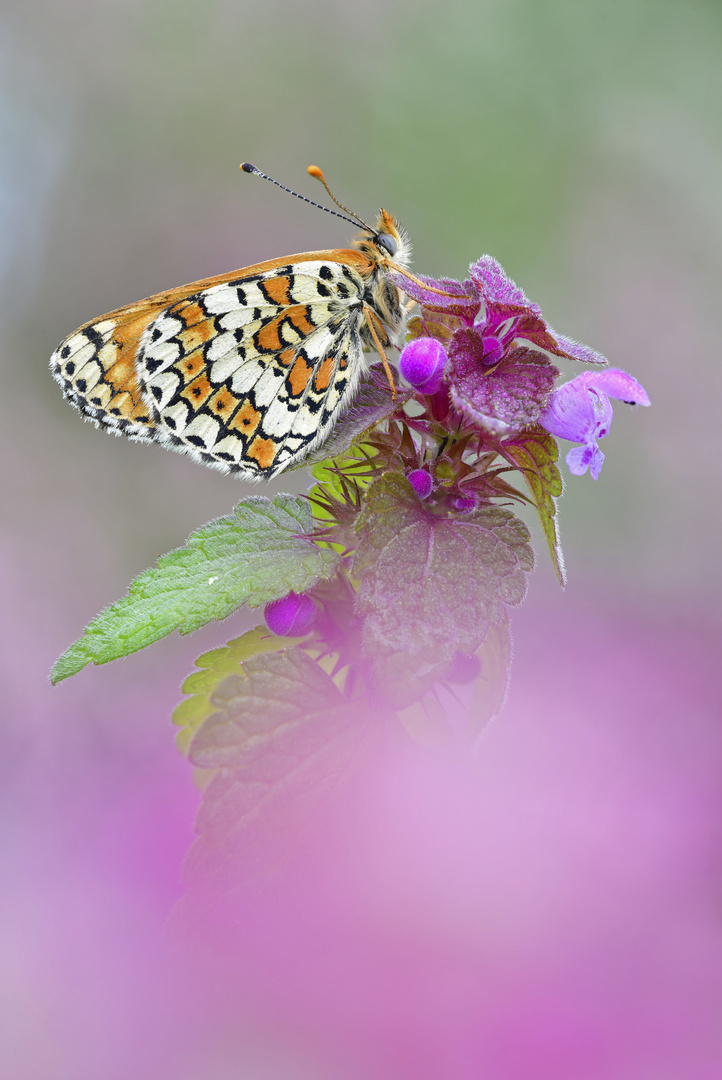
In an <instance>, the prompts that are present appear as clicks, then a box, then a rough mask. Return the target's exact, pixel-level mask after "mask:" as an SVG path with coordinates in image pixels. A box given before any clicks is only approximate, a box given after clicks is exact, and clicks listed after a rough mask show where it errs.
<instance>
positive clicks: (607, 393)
mask: <svg viewBox="0 0 722 1080" xmlns="http://www.w3.org/2000/svg"><path fill="white" fill-rule="evenodd" d="M610 397H613V398H617V399H618V400H619V401H624V402H626V403H627V404H628V405H649V404H650V401H649V398H648V396H647V392H646V390H645V389H644V387H643V386H642V385H641V383H638V382H637V380H636V379H633V378H632V376H631V375H627V373H626V372H625V371H620V370H619V368H608V369H607V370H606V371H586V372H585V373H584V374H583V375H577V377H576V379H572V380H571V382H568V383H564V385H563V386H560V387H559V389H558V390H555V391H554V393H553V394H552V395H551V397H550V398H549V404H548V405H547V407H546V409H545V410H544V412H543V413H542V414H541V416H540V417H539V423H540V424H541V425H542V427H544V428H546V430H547V431H548V432H549V433H550V434H551V435H556V436H557V437H558V438H560V439H568V440H569V441H570V442H576V443H581V446H575V447H573V448H572V449H571V450H570V451H569V453H568V454H567V457H566V461H567V465H568V466H569V471H570V472H571V473H572V475H573V476H583V475H584V473H585V472H586V471H587V469H589V472H590V473H591V476H592V479H593V480H596V479H597V477H598V476H599V472H600V470H601V468H602V462H603V461H604V454H603V453H602V451H601V450H600V449H599V446H598V445H597V439H604V438H606V436H607V435H608V434H609V428H610V425H611V423H612V405H611V402H610V400H609V398H610Z"/></svg>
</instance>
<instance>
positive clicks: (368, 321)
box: [50, 163, 411, 479]
mask: <svg viewBox="0 0 722 1080" xmlns="http://www.w3.org/2000/svg"><path fill="white" fill-rule="evenodd" d="M241 168H242V169H244V170H245V171H246V172H253V173H256V174H258V175H261V176H263V177H264V179H268V180H271V179H272V178H271V177H267V176H265V174H264V173H260V172H259V170H258V169H256V168H255V166H253V165H249V164H247V163H246V164H244V165H242V166H241ZM308 171H309V173H311V175H313V176H315V177H317V178H318V179H320V180H321V182H322V183H323V184H324V186H326V188H327V190H329V189H328V185H326V183H325V180H324V179H323V174H322V173H321V171H320V169H317V168H315V166H312V167H311V168H309V170H308ZM273 183H278V181H273ZM279 186H280V187H283V185H279ZM285 190H287V191H288V190H290V189H288V188H286V189H285ZM292 194H296V193H295V192H292ZM329 194H331V192H330V191H329ZM299 197H300V198H304V196H299ZM331 197H332V198H334V196H333V195H332V194H331ZM305 201H307V202H310V201H311V200H310V199H307V200H305ZM336 201H337V200H336V199H335V198H334V202H336ZM314 205H319V204H314ZM337 205H338V206H341V204H340V203H337ZM321 209H324V210H327V209H328V208H327V207H321ZM341 209H343V210H345V209H346V208H345V207H343V206H341ZM347 212H348V211H347ZM329 213H336V211H333V210H329ZM337 216H339V217H340V216H343V215H337ZM354 216H355V215H354ZM344 220H347V221H351V219H350V218H345V219H344ZM351 224H354V225H355V224H360V225H364V222H363V221H362V220H361V219H360V218H359V219H357V220H356V221H351ZM354 245H355V246H354V248H353V249H346V248H340V249H333V250H328V251H310V252H305V253H304V254H301V255H289V256H286V257H285V258H280V259H271V260H270V261H269V262H263V263H258V264H257V265H255V266H247V267H246V268H245V269H242V270H237V271H235V273H231V274H221V275H219V276H218V277H212V278H205V279H204V280H202V281H195V282H193V283H192V284H190V285H183V286H181V287H180V288H177V289H171V290H170V291H169V292H163V293H157V294H156V295H155V296H150V297H148V299H146V300H140V301H139V302H138V303H136V304H129V305H128V306H127V307H122V308H118V309H116V310H115V311H110V312H108V314H107V315H103V316H102V317H101V318H99V319H91V321H90V322H87V323H85V324H84V325H83V326H81V327H80V328H79V329H78V330H75V331H74V332H73V333H72V334H71V335H70V336H69V337H67V338H66V339H65V341H63V342H62V343H61V344H60V345H59V346H58V348H57V349H56V350H55V352H54V353H53V356H52V358H51V361H50V369H51V371H52V374H53V376H54V378H55V379H56V380H57V381H58V383H60V385H61V387H62V389H63V393H64V394H65V396H66V397H67V398H68V399H69V400H70V401H71V402H72V403H73V405H75V406H76V408H78V409H80V411H81V412H83V413H84V414H85V416H86V418H88V419H89V420H92V421H93V422H94V423H95V424H96V426H98V427H100V426H101V425H103V426H105V428H106V430H108V431H111V432H113V434H115V435H125V436H127V437H128V438H130V439H137V440H141V441H146V442H149V441H155V442H159V443H161V444H162V445H163V446H166V447H168V448H169V449H172V450H177V451H179V452H180V453H185V454H189V455H190V456H191V457H192V458H193V459H194V460H195V461H198V462H201V463H203V464H204V465H210V466H212V467H213V468H217V469H220V470H221V471H223V472H234V473H237V474H238V475H239V476H241V477H242V478H244V479H254V478H255V479H259V478H269V477H272V476H275V475H277V473H279V472H281V470H282V469H285V468H287V467H288V466H289V465H292V464H294V463H297V462H299V461H301V460H302V459H303V458H304V457H305V456H306V454H308V453H309V452H310V451H311V450H313V449H315V448H316V447H318V446H320V445H321V444H322V443H323V442H324V440H325V439H326V437H327V436H328V435H329V434H330V432H331V429H332V428H333V426H334V424H335V423H336V421H337V420H338V418H339V416H340V415H341V414H342V413H343V412H344V411H345V409H346V408H347V406H349V405H350V403H351V401H352V400H353V397H354V395H355V393H356V389H357V387H358V384H359V380H360V379H361V377H362V375H363V373H364V371H365V370H366V368H367V366H368V363H369V361H368V359H367V357H366V356H365V350H366V349H368V348H373V347H375V348H377V349H378V351H379V353H380V355H381V357H382V360H383V361H384V364H385V366H386V369H387V374H388V375H389V380H390V382H391V386H392V387H393V379H392V376H391V373H390V370H389V368H388V363H387V361H386V357H385V355H384V352H383V349H384V346H389V345H391V346H394V347H396V348H399V347H400V346H401V343H402V340H403V336H404V330H405V321H406V312H405V309H404V306H403V305H402V302H401V293H400V291H399V289H398V287H397V286H396V285H395V284H394V283H393V282H392V281H391V280H390V279H389V277H388V273H389V271H390V270H396V271H401V272H402V273H403V271H404V269H405V268H406V267H407V266H408V264H409V261H410V256H411V246H410V243H409V240H408V238H407V236H406V234H405V232H404V230H403V229H402V228H401V227H400V225H399V224H398V222H397V221H396V220H395V219H394V218H393V217H392V216H391V215H390V214H389V213H387V211H386V210H381V212H380V215H379V218H378V221H377V222H376V224H375V226H374V227H373V228H370V227H369V226H365V225H364V231H363V232H362V233H360V235H359V236H358V237H357V238H356V240H355V241H354ZM409 276H411V275H409Z"/></svg>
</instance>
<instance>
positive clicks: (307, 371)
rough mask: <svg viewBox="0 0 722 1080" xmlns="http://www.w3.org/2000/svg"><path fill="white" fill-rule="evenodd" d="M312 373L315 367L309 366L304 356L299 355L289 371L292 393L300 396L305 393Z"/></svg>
mask: <svg viewBox="0 0 722 1080" xmlns="http://www.w3.org/2000/svg"><path fill="white" fill-rule="evenodd" d="M312 374H313V368H312V367H309V365H308V364H307V363H306V361H305V360H304V359H303V357H302V356H299V357H298V358H297V360H296V363H295V364H294V365H293V367H292V368H291V370H290V371H289V373H288V382H289V383H290V385H291V393H292V394H293V396H294V397H298V396H299V395H300V394H302V393H303V391H304V390H305V389H306V387H307V386H308V380H309V379H310V378H311V376H312Z"/></svg>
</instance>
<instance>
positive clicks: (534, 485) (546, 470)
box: [501, 428, 566, 587]
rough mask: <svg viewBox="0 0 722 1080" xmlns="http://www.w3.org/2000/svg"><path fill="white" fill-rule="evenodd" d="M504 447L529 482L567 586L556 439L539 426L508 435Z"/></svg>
mask: <svg viewBox="0 0 722 1080" xmlns="http://www.w3.org/2000/svg"><path fill="white" fill-rule="evenodd" d="M501 451H502V453H503V455H504V457H505V458H506V459H507V460H508V461H511V462H512V463H513V464H514V465H516V467H517V468H518V469H519V471H520V472H521V474H522V475H523V477H524V479H525V481H526V483H527V486H528V488H529V491H530V492H531V496H532V499H533V501H534V506H535V507H536V511H537V513H538V515H539V520H540V522H541V527H542V529H543V531H544V536H545V538H546V542H547V546H548V548H549V554H550V555H551V560H552V564H553V566H554V569H555V570H556V574H557V577H558V578H559V584H560V585H561V586H562V587H564V585H565V584H566V573H565V570H564V555H563V553H562V548H561V544H560V542H559V530H558V528H557V504H556V500H557V499H558V498H559V496H560V495H561V494H562V491H563V490H564V485H563V483H562V478H561V474H560V472H559V469H558V468H557V464H556V463H557V461H558V459H559V447H558V446H557V442H556V439H554V438H553V436H551V435H549V434H547V432H545V431H543V430H542V429H541V428H538V429H537V430H535V431H531V432H523V433H522V434H520V435H515V436H513V438H510V439H505V440H504V441H503V443H502V444H501Z"/></svg>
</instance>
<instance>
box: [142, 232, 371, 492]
mask: <svg viewBox="0 0 722 1080" xmlns="http://www.w3.org/2000/svg"><path fill="white" fill-rule="evenodd" d="M342 254H346V253H345V252H336V253H334V255H335V256H336V258H335V259H333V260H331V259H322V258H309V257H308V256H307V257H305V261H303V262H288V263H285V264H283V265H281V266H274V267H273V268H272V269H270V270H266V271H262V272H260V273H256V274H248V273H247V272H244V274H243V276H241V277H238V278H230V279H227V280H225V281H223V282H222V283H220V284H218V285H215V286H213V287H211V288H209V289H203V290H200V291H199V292H197V293H195V294H193V295H191V296H188V297H186V298H185V299H183V300H180V301H178V302H177V303H175V304H172V305H169V306H168V307H167V308H166V309H165V310H164V311H163V312H161V314H160V315H158V316H157V318H155V319H154V320H153V321H152V322H150V323H149V324H148V326H147V328H146V329H145V331H144V333H143V336H142V340H141V342H140V347H139V350H138V357H137V362H136V369H137V373H138V380H139V385H140V390H141V395H142V398H143V400H144V402H145V404H146V406H147V408H148V412H149V415H150V417H151V419H152V422H153V423H154V425H155V432H156V438H157V439H158V440H159V441H161V442H163V443H164V444H165V445H167V446H169V447H171V448H173V449H176V450H180V451H181V452H184V453H188V454H190V455H191V456H192V457H194V458H195V459H196V460H198V461H201V462H203V463H204V464H207V465H211V466H214V467H216V468H220V469H221V470H223V471H229V470H230V471H233V472H237V473H240V474H242V475H245V476H248V477H270V476H274V475H276V473H278V472H280V471H281V470H282V469H283V468H285V467H286V466H287V465H290V464H291V463H292V462H294V461H297V460H299V459H300V458H302V457H303V456H305V454H306V453H308V452H309V450H311V449H313V448H314V447H315V446H317V445H319V444H320V443H321V442H322V441H323V439H324V438H325V437H326V435H327V434H328V432H329V430H330V428H331V427H332V426H333V424H334V422H335V420H336V419H337V417H338V415H339V413H340V412H341V411H342V410H343V409H344V407H345V405H346V404H347V403H348V402H349V401H350V399H351V398H352V397H353V394H354V391H355V389H356V386H357V385H358V380H359V377H360V375H361V372H362V370H363V367H364V362H363V346H362V341H361V337H360V333H359V327H360V323H361V321H362V319H363V312H362V305H361V301H362V297H363V295H364V289H365V282H364V278H363V277H362V276H361V274H359V273H358V271H357V270H356V269H355V268H354V266H353V265H349V263H347V262H346V261H340V260H339V259H338V256H339V255H342ZM348 254H350V255H355V254H356V253H353V252H349V253H348Z"/></svg>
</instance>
